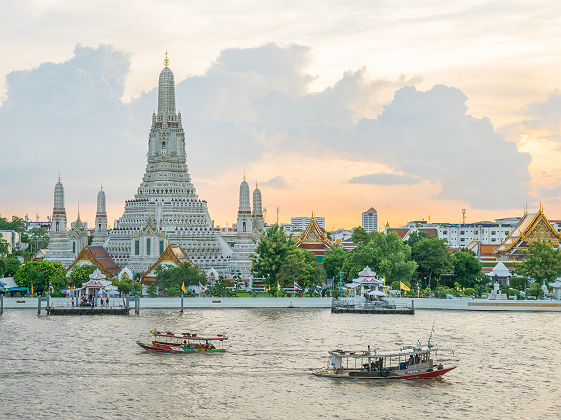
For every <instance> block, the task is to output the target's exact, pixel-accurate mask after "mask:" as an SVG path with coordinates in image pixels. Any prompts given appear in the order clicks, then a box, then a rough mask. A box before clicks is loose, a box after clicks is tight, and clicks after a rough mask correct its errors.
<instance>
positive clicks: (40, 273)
mask: <svg viewBox="0 0 561 420" xmlns="http://www.w3.org/2000/svg"><path fill="white" fill-rule="evenodd" d="M14 281H15V282H16V283H17V284H18V285H19V286H21V287H27V288H28V289H29V290H30V291H31V284H32V283H33V290H34V292H35V293H38V294H43V293H47V289H48V287H49V283H51V284H52V285H53V287H54V289H55V290H56V291H58V292H60V291H61V290H62V289H66V287H67V281H66V270H65V269H64V267H63V266H62V265H61V264H60V263H58V262H54V261H47V260H37V261H27V262H26V263H25V264H23V265H22V266H21V267H20V268H19V269H18V270H17V272H16V274H15V276H14Z"/></svg>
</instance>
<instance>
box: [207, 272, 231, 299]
mask: <svg viewBox="0 0 561 420" xmlns="http://www.w3.org/2000/svg"><path fill="white" fill-rule="evenodd" d="M211 294H212V296H217V297H225V296H233V295H234V293H233V292H232V291H231V290H230V289H227V288H226V280H224V277H222V276H220V277H218V279H217V280H216V281H215V282H214V287H213V288H212V290H211Z"/></svg>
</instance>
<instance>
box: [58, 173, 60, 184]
mask: <svg viewBox="0 0 561 420" xmlns="http://www.w3.org/2000/svg"><path fill="white" fill-rule="evenodd" d="M58 182H60V171H58Z"/></svg>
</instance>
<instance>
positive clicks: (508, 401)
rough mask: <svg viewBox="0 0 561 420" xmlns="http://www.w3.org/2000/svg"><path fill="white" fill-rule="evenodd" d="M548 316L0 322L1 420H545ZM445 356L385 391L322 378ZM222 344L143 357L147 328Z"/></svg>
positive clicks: (382, 386)
mask: <svg viewBox="0 0 561 420" xmlns="http://www.w3.org/2000/svg"><path fill="white" fill-rule="evenodd" d="M560 319H561V318H560V317H559V316H558V315H557V314H548V313H496V312H475V313H474V312H464V311H462V312H452V313H451V312H439V311H417V313H416V314H415V316H413V317H411V316H392V317H377V316H369V315H360V314H357V315H337V314H331V313H330V312H329V311H328V310H320V309H310V310H287V309H254V310H245V309H232V310H191V311H186V312H185V313H184V314H183V315H180V314H178V313H177V312H176V311H169V310H152V311H150V310H146V311H142V312H141V315H140V316H138V317H134V316H131V317H109V316H108V317H92V318H87V317H45V316H42V317H36V316H35V315H34V312H33V311H31V310H30V311H27V310H8V311H7V312H5V314H4V316H3V317H2V318H0V367H1V369H0V395H4V396H5V395H9V396H10V398H9V399H2V401H1V402H0V409H1V411H0V417H7V418H14V417H39V416H41V417H70V418H75V417H90V418H107V417H115V418H133V417H139V418H146V417H155V416H157V417H162V418H177V417H196V418H216V417H220V418H240V417H243V418H302V417H308V418H340V419H348V418H357V417H363V418H364V417H380V418H400V419H403V418H418V417H419V416H421V415H422V416H423V417H427V418H466V417H470V418H509V417H510V418H512V417H516V418H546V417H555V416H556V415H557V414H558V412H559V411H558V410H559V407H558V406H556V405H555V404H556V403H555V402H556V401H560V400H561V386H560V385H561V383H560V382H561V379H560V378H561V370H560V368H559V367H558V364H555V363H554V364H552V362H553V359H554V357H555V355H558V354H560V352H561V328H560V327H561V321H560ZM433 321H434V322H435V323H436V333H435V338H436V340H435V341H436V343H437V344H438V345H440V346H441V347H443V348H447V349H450V348H451V349H455V353H454V356H453V357H450V356H449V355H446V357H447V358H449V359H450V360H459V368H458V369H456V370H455V371H453V372H451V373H450V374H448V375H447V376H446V377H444V378H442V379H440V380H434V381H396V382H390V383H380V382H368V381H345V380H331V379H326V378H318V377H315V376H313V375H311V373H310V368H319V367H323V366H325V362H326V359H327V351H328V350H329V349H332V348H356V349H361V348H365V347H366V345H368V344H370V345H371V347H372V348H373V349H374V348H379V349H380V350H393V349H395V343H399V344H403V343H405V344H407V343H413V342H416V340H417V339H420V340H421V341H422V342H425V341H426V338H427V335H428V332H429V330H430V326H431V325H432V323H433ZM154 327H157V328H160V329H163V330H175V331H197V332H208V333H218V332H223V331H227V332H228V334H229V336H230V340H229V342H228V344H227V346H228V349H229V352H228V353H225V354H208V355H186V356H181V355H168V354H151V353H147V352H144V351H142V350H141V349H140V348H138V346H137V345H136V344H135V342H136V340H137V339H139V338H142V337H144V336H145V334H146V333H147V331H149V330H150V329H151V328H154Z"/></svg>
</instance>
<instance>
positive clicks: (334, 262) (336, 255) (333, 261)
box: [323, 248, 349, 278]
mask: <svg viewBox="0 0 561 420" xmlns="http://www.w3.org/2000/svg"><path fill="white" fill-rule="evenodd" d="M348 255H349V253H348V252H347V251H345V250H344V249H343V248H336V249H334V250H333V251H331V252H329V253H328V254H327V255H326V256H325V259H324V260H323V269H324V270H325V274H326V275H327V277H329V278H338V277H339V273H340V272H341V270H342V269H343V264H344V263H345V260H346V259H347V256H348Z"/></svg>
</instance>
